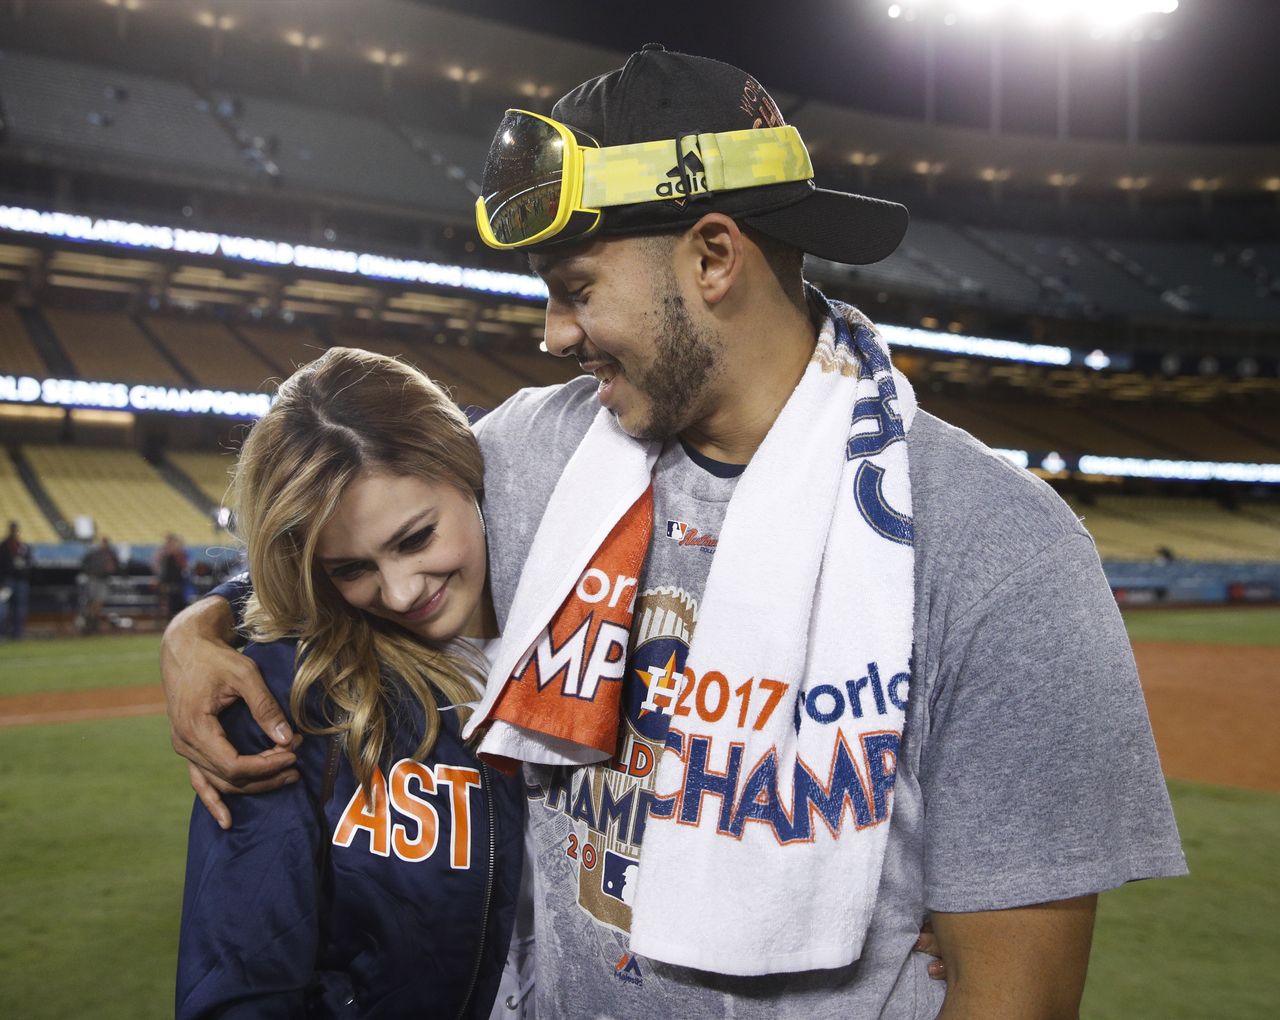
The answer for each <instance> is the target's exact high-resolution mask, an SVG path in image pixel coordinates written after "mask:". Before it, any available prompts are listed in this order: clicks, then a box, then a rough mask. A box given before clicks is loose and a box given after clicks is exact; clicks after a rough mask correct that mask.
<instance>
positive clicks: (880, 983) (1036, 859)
mask: <svg viewBox="0 0 1280 1020" xmlns="http://www.w3.org/2000/svg"><path fill="white" fill-rule="evenodd" d="M594 395H595V383H594V380H591V379H582V380H576V381H574V382H571V383H568V384H566V385H564V386H560V387H552V388H547V389H539V390H525V391H522V392H521V393H518V394H516V395H515V396H514V397H513V398H512V399H511V400H509V401H508V402H507V403H506V404H504V405H503V406H502V407H500V408H499V409H498V410H496V411H495V412H493V413H492V414H491V415H489V416H488V418H486V419H485V420H484V421H483V422H482V424H481V427H480V429H479V434H480V442H481V445H482V447H483V449H484V454H485V485H486V490H485V517H486V519H487V521H488V523H489V547H490V570H491V577H492V584H493V596H494V601H495V604H496V608H497V613H498V620H499V622H500V623H501V622H503V621H504V620H505V618H506V614H507V612H508V610H509V609H510V606H511V599H512V597H513V595H514V593H515V588H516V581H517V579H518V577H519V573H520V570H521V568H522V566H523V563H524V560H525V557H526V555H527V554H528V550H529V545H530V543H531V542H532V539H533V535H534V533H535V531H536V529H537V526H538V523H539V520H540V519H541V515H542V512H543V509H544V508H545V507H546V505H547V501H548V499H549V497H550V495H551V492H552V490H553V489H554V488H555V483H556V481H557V479H558V478H559V476H560V473H561V471H562V470H563V468H564V465H565V463H566V462H567V461H568V459H569V457H570V455H571V454H572V453H573V450H574V449H575V448H576V446H577V444H578V442H579V440H580V439H581V438H582V436H583V435H584V434H585V432H586V430H587V427H588V426H589V424H590V422H591V420H592V418H593V417H594V415H595V413H596V411H597V410H598V406H599V405H598V404H597V402H596V400H595V396H594ZM908 454H909V457H910V462H911V494H912V506H913V509H914V517H915V521H914V525H915V528H914V530H915V557H916V566H915V574H916V576H915V649H914V660H913V666H914V668H913V679H912V683H911V688H910V696H909V700H908V707H907V714H906V720H905V725H904V730H903V740H902V745H901V748H900V755H899V761H898V768H897V779H896V782H895V786H894V793H893V797H894V808H893V816H892V819H891V822H890V827H889V840H888V849H887V856H886V860H885V866H884V870H883V873H882V877H881V882H880V888H879V892H878V895H877V900H876V907H875V913H874V916H873V918H872V923H871V929H870V931H869V932H868V936H867V940H866V945H865V947H864V951H863V954H862V958H861V959H860V960H858V961H857V962H856V963H854V964H852V965H851V966H849V967H845V968H838V969H834V970H824V971H808V972H804V973H800V974H782V975H770V976H767V977H756V978H741V977H729V976H725V975H717V974H709V973H706V972H703V971H696V970H690V969H686V968H680V967H674V966H670V965H666V964H661V963H658V962H656V961H652V960H649V959H646V958H641V957H636V956H633V955H632V954H631V953H630V952H629V949H628V941H627V931H628V928H629V921H630V901H631V899H632V893H633V891H634V882H635V880H636V875H637V872H638V868H637V866H636V861H637V860H638V856H639V853H640V847H641V843H642V840H643V832H644V825H645V820H646V817H647V810H648V805H649V801H650V798H651V795H652V782H653V766H654V764H655V763H656V757H657V754H658V753H659V751H660V749H661V747H662V741H663V737H664V736H665V722H666V721H667V719H668V718H669V717H668V716H667V715H665V714H663V713H661V712H656V713H655V712H650V711H646V710H645V707H644V700H645V698H646V697H647V696H648V691H649V690H650V684H649V683H648V681H651V680H652V679H654V678H656V677H660V676H661V675H662V674H663V673H665V672H666V671H667V670H672V669H674V670H676V671H677V672H678V671H679V670H680V669H681V667H682V666H683V662H684V654H685V652H686V651H687V649H688V643H689V639H690V637H691V635H692V631H693V628H694V626H695V624H696V622H697V613H698V603H699V600H700V599H701V594H702V590H703V586H704V584H705V582H706V577H707V573H708V571H709V569H710V564H711V558H712V556H713V555H714V550H715V540H716V536H717V535H718V533H719V529H720V523H721V521H722V519H723V516H724V511H725V507H726V506H727V504H728V501H729V500H730V498H732V495H733V488H734V483H735V479H734V478H733V477H718V476H717V475H716V474H715V473H714V472H713V471H712V470H708V469H707V467H706V466H699V465H698V464H697V463H695V462H694V461H693V460H691V459H690V457H689V456H688V455H687V454H686V453H685V452H684V450H683V449H682V447H681V446H680V444H679V443H671V444H669V445H668V447H667V448H666V449H665V450H664V452H663V454H662V456H661V458H660V459H659V462H658V466H657V470H656V472H655V480H654V500H655V503H654V530H653V538H652V540H651V542H650V547H649V554H648V558H647V559H646V562H645V568H644V571H643V576H642V577H641V581H640V592H641V594H640V597H639V598H638V600H637V606H636V613H635V620H634V624H633V635H632V645H631V650H630V655H629V661H628V670H627V677H626V680H625V681H624V703H625V705H626V708H625V712H624V715H625V718H624V720H623V726H622V731H623V736H622V738H621V740H620V746H619V748H618V754H617V756H616V757H615V759H614V761H613V762H611V763H609V764H608V765H599V766H590V767H586V768H580V769H573V770H570V769H549V768H532V767H530V768H527V769H526V783H527V788H528V796H529V812H530V818H529V830H528V839H529V847H528V851H529V855H528V859H529V860H530V861H531V862H532V871H533V874H532V875H531V876H530V878H531V880H532V889H533V894H534V898H535V922H534V923H535V936H536V940H537V941H536V951H535V956H536V960H537V964H536V967H537V986H536V990H535V994H536V1002H537V1012H538V1015H539V1016H542V1017H555V1018H560V1017H614V1018H619V1020H622V1018H630V1017H641V1016H643V1017H663V1018H666V1017H727V1016H733V1017H777V1016H786V1017H790V1016H795V1017H804V1018H806V1020H818V1018H823V1017H833V1018H834V1017H841V1018H848V1017H891V1018H923V1017H934V1016H936V1014H937V1012H938V1010H939V1009H940V1008H941V1005H942V998H943V994H944V992H945V986H944V985H943V984H942V982H938V981H932V980H930V979H929V978H928V976H927V974H926V972H925V967H926V964H927V959H926V958H924V957H922V956H920V955H919V954H913V953H912V952H911V946H912V944H913V943H914V942H915V939H916V937H917V935H918V934H919V929H920V924H921V921H922V920H923V918H924V916H925V913H926V912H927V911H928V910H939V911H976V910H991V909H999V908H1003V907H1013V906H1021V905H1025V904H1030V903H1040V902H1044V901H1047V900H1055V899H1064V898H1068V897H1072V896H1079V895H1084V894H1087V893H1093V892H1097V891H1100V890H1103V889H1109V888H1113V887H1115V886H1118V885H1120V884H1122V883H1124V882H1127V881H1130V880H1132V879H1136V878H1145V877H1155V876H1163V875H1178V874H1182V873H1184V872H1185V870H1186V866H1185V862H1184V860H1183V856H1182V852H1181V849H1180V847H1179V843H1178V834H1177V830H1176V828H1175V826H1174V822H1173V816H1172V813H1171V810H1170V806H1169V799H1168V794H1167V792H1166V790H1165V786H1164V781H1163V779H1162V777H1161V774H1160V767H1159V762H1158V760H1157V758H1156V754H1155V747H1154V744H1153V742H1152V739H1151V730H1150V726H1149V724H1148V721H1147V716H1146V709H1145V706H1144V704H1143V700H1142V693H1141V690H1140V688H1139V686H1138V680H1137V674H1136V671H1135V669H1134V662H1133V656H1132V653H1131V651H1130V649H1129V643H1128V639H1127V637H1126V635H1125V631H1124V626H1123V623H1122V621H1121V619H1120V615H1119V612H1118V610H1117V609H1116V605H1115V601H1114V600H1113V599H1112V597H1111V593H1110V591H1109V589H1108V587H1107V584H1106V581H1105V579H1104V578H1103V575H1102V570H1101V565H1100V564H1099V562H1098V557H1097V554H1096V552H1095V551H1094V547H1093V543H1092V541H1091V540H1090V538H1089V536H1088V534H1087V533H1086V532H1085V531H1084V529H1083V528H1082V527H1081V526H1080V523H1079V521H1077V520H1076V518H1075V517H1074V516H1073V515H1072V513H1071V511H1070V510H1069V509H1068V508H1067V507H1066V505H1065V504H1064V503H1063V502H1062V501H1061V500H1060V499H1059V498H1058V497H1057V495H1056V494H1054V492H1053V491H1052V490H1051V489H1050V488H1049V487H1048V486H1047V485H1045V484H1044V483H1042V482H1040V481H1039V480H1037V479H1035V478H1034V477H1032V476H1031V475H1029V474H1027V473H1026V472H1025V471H1021V470H1019V469H1016V468H1014V467H1012V466H1010V465H1009V464H1007V463H1005V462H1004V461H1003V460H1001V459H1000V458H999V457H997V456H996V455H995V454H993V453H992V452H991V451H990V450H988V449H987V448H985V447H984V446H982V445H981V444H980V443H978V442H977V441H976V440H974V439H973V438H972V437H971V436H969V435H968V434H966V433H964V432H961V431H960V430H958V429H955V428H952V427H951V426H949V425H946V424H945V423H943V422H941V421H939V420H938V419H937V418H934V417H932V416H931V415H929V414H927V413H925V412H921V413H920V414H918V416H917V418H916V420H915V424H914V427H913V428H912V430H911V432H910V434H909V438H908ZM866 595H867V597H874V593H870V592H869V593H866ZM855 604H856V603H855ZM854 623H855V621H853V620H851V626H852V625H854ZM750 625H751V624H750V622H749V621H744V626H750ZM660 730H661V732H660ZM815 880H816V879H815ZM743 893H744V895H750V890H744V891H743ZM760 923H761V924H768V923H769V919H768V918H761V919H760Z"/></svg>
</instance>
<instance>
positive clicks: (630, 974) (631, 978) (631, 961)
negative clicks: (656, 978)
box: [613, 953, 644, 985]
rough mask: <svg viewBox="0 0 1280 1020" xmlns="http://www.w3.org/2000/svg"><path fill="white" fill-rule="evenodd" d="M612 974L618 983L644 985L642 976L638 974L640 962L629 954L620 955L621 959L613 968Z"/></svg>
mask: <svg viewBox="0 0 1280 1020" xmlns="http://www.w3.org/2000/svg"><path fill="white" fill-rule="evenodd" d="M613 973H614V974H615V975H616V976H617V978H618V980H619V981H625V982H626V983H627V984H629V985H639V984H644V975H643V974H641V973H640V961H639V960H637V959H636V958H635V957H634V956H632V955H631V954H630V953H623V954H622V959H621V960H619V961H618V963H617V965H616V966H615V967H614V968H613Z"/></svg>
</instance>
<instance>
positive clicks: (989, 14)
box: [885, 0, 1178, 30]
mask: <svg viewBox="0 0 1280 1020" xmlns="http://www.w3.org/2000/svg"><path fill="white" fill-rule="evenodd" d="M1177 9H1178V0H914V2H904V3H893V4H890V5H889V6H888V8H887V10H886V12H885V13H887V14H888V15H889V17H890V18H893V19H895V20H896V19H899V18H901V19H904V20H907V21H913V20H915V18H916V17H917V16H918V15H933V16H935V17H940V18H941V19H942V21H943V23H944V24H948V25H952V24H955V23H956V22H957V21H959V20H961V19H963V20H965V21H977V22H985V21H995V20H996V19H1000V20H1003V21H1010V20H1015V19H1021V20H1023V21H1027V22H1030V23H1031V24H1035V25H1045V26H1050V25H1056V24H1060V23H1061V22H1064V21H1084V22H1086V23H1088V24H1091V25H1093V26H1094V27H1095V28H1099V29H1104V30H1105V29H1113V30H1114V29H1119V28H1123V27H1124V26H1126V25H1129V24H1131V23H1133V22H1135V21H1137V20H1138V19H1140V18H1142V17H1144V16H1146V15H1151V14H1172V13H1173V12H1174V11H1176V10H1177Z"/></svg>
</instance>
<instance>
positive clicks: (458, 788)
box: [436, 765, 480, 870]
mask: <svg viewBox="0 0 1280 1020" xmlns="http://www.w3.org/2000/svg"><path fill="white" fill-rule="evenodd" d="M436 778H437V779H438V780H439V781H440V782H442V783H448V784H449V805H450V807H451V808H452V809H453V832H452V835H451V836H450V840H449V850H450V856H449V866H450V867H452V868H454V869H457V870H460V869H463V868H469V867H471V797H470V793H471V788H472V787H475V788H476V789H479V788H480V773H479V772H478V771H477V770H476V769H468V768H463V767H462V766H460V765H437V766H436Z"/></svg>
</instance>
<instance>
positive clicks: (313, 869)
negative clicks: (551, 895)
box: [176, 348, 523, 1020]
mask: <svg viewBox="0 0 1280 1020" xmlns="http://www.w3.org/2000/svg"><path fill="white" fill-rule="evenodd" d="M482 481H483V468H482V465H481V460H480V450H479V447H478V445H477V444H476V441H475V438H474V437H473V436H472V434H471V430H470V428H469V427H468V425H467V420H466V418H465V417H464V416H463V415H462V413H461V412H460V411H459V410H458V409H457V408H456V407H454V406H453V405H452V404H451V403H450V402H449V399H448V397H447V396H446V395H445V394H444V392H443V391H441V390H440V389H439V387H437V386H436V385H435V384H433V383H432V382H431V381H430V380H429V379H427V377H426V376H424V375H422V374H421V373H420V372H417V371H416V370H414V369H411V368H409V367H408V366H405V365H402V364H400V363H399V362H397V361H394V360H393V359H391V358H386V357H383V356H381V355H377V354H369V353H367V352H364V351H356V350H351V349H346V348H334V349H332V350H330V351H329V352H328V353H326V354H325V355H324V356H322V357H321V358H319V359H317V360H316V361H314V362H312V363H310V364H308V365H305V366H303V367H302V368H300V369H299V370H298V371H297V372H295V373H294V374H293V375H292V376H291V377H290V378H289V379H287V380H286V381H285V382H284V383H282V384H281V386H280V389H279V392H278V396H277V400H276V402H275V404H274V405H273V406H272V408H271V410H270V411H269V412H268V413H267V414H266V415H265V416H263V418H262V419H261V420H260V421H258V423H257V424H256V425H255V426H254V427H253V429H252V431H251V432H250V434H249V437H248V438H247V439H246V441H245V443H244V447H243V449H242V451H241V454H240V460H239V463H238V466H237V469H236V475H235V482H234V493H235V500H236V506H237V508H238V512H239V528H240V532H241V534H242V536H243V538H244V540H245V543H246V545H247V551H248V558H249V564H250V569H251V571H252V576H253V580H254V582H255V586H256V587H255V590H253V591H252V592H246V590H245V586H244V585H243V584H241V585H240V586H239V587H236V586H235V584H234V583H232V587H231V588H229V589H228V588H224V589H220V590H221V591H222V593H223V594H230V595H231V597H232V598H233V599H234V600H235V602H234V605H235V608H236V609H237V610H238V611H242V620H241V624H242V628H243V632H244V633H245V634H246V635H247V636H248V637H249V638H250V639H251V641H250V644H249V645H248V647H247V649H246V651H245V655H244V659H245V661H246V662H248V663H252V664H253V665H255V666H256V667H257V668H258V669H259V670H261V672H262V675H263V676H264V677H265V679H266V681H267V684H268V686H269V688H270V690H271V693H272V695H273V696H274V697H276V698H277V699H279V701H280V703H281V704H282V705H287V706H288V711H289V724H290V725H291V726H293V727H295V728H296V729H298V730H301V731H302V732H305V733H307V734H308V736H307V738H306V739H305V740H304V741H303V742H302V744H301V745H300V746H299V747H298V748H297V754H298V772H299V779H300V781H299V782H297V783H295V784H292V785H289V786H286V787H284V788H283V789H280V790H278V791H275V792H274V793H270V794H264V795H263V796H261V797H243V798H239V799H238V800H236V801H235V802H234V803H233V804H232V819H231V825H230V827H229V828H228V829H227V830H225V831H224V830H223V829H222V828H220V827H219V825H218V823H217V822H216V821H215V820H214V819H213V818H212V817H211V816H210V815H209V814H208V813H207V812H206V811H205V810H204V808H203V807H200V806H199V804H197V805H196V807H195V809H194V810H193V812H192V817H191V829H190V839H189V843H188V856H187V879H186V888H185V892H184V897H183V908H182V926H181V936H180V944H179V950H178V980H177V1011H176V1012H177V1016H178V1017H179V1018H181V1020H194V1018H196V1017H213V1016H218V1017H225V1016H229V1015H235V1016H253V1017H265V1016H304V1015H305V1016H334V1017H336V1016H342V1017H363V1016H379V1017H411V1016H412V1017H442V1018H450V1020H452V1018H461V1017H485V1016H488V1014H489V1010H490V1007H491V1005H492V1004H493V1002H494V999H495V997H496V995H497V991H498V987H499V981H500V979H501V977H502V972H503V963H504V960H505V957H506V953H507V946H508V942H509V941H510V937H511V931H512V926H513V923H514V915H515V899H516V892H517V889H518V885H519V874H520V859H521V845H522V843H521V828H522V822H523V816H522V810H521V809H522V801H523V791H522V790H521V789H520V786H519V784H518V783H516V782H515V781H514V780H512V779H508V778H506V777H503V776H500V775H498V774H496V773H495V772H494V771H493V770H491V769H490V768H488V767H487V766H485V765H482V764H481V763H480V762H479V761H478V760H477V759H476V757H475V755H474V753H473V752H472V750H471V748H469V747H468V746H467V745H466V744H465V743H464V741H463V740H462V737H461V727H462V724H463V722H464V721H465V720H466V718H467V714H468V708H467V705H468V703H469V702H471V701H473V700H474V699H475V698H476V696H477V693H478V692H477V689H476V686H475V684H474V682H473V681H474V679H475V677H476V676H477V674H478V670H479V660H478V658H477V657H476V656H475V655H473V654H470V653H469V651H468V646H463V645H459V644H458V643H456V642H455V640H454V639H455V638H458V637H459V636H460V635H462V634H468V635H478V634H480V633H481V632H482V631H483V630H484V629H485V627H486V625H487V624H488V621H489V619H490V617H491V610H490V609H489V607H488V600H487V596H486V588H485V585H486V582H485V570H486V551H485V533H484V524H483V521H482V520H481V517H480V508H479V505H478V502H477V495H478V493H479V492H480V490H481V485H482ZM237 592H240V593H242V595H237V594H236V593H237ZM488 625H491V624H488ZM222 724H223V725H224V726H225V727H226V731H227V735H228V737H229V738H230V740H231V741H232V743H233V744H234V745H235V746H236V747H237V748H238V749H239V750H240V751H241V752H253V751H257V750H262V749H265V748H266V747H268V746H270V740H269V739H268V738H266V737H264V736H263V735H262V734H261V733H260V732H259V731H258V729H257V727H256V726H255V725H254V724H253V720H252V717H251V716H250V715H249V713H248V711H247V710H246V709H245V706H244V705H243V704H242V703H237V704H235V705H233V706H231V707H229V708H228V709H227V710H226V711H225V712H224V713H223V714H222Z"/></svg>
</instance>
